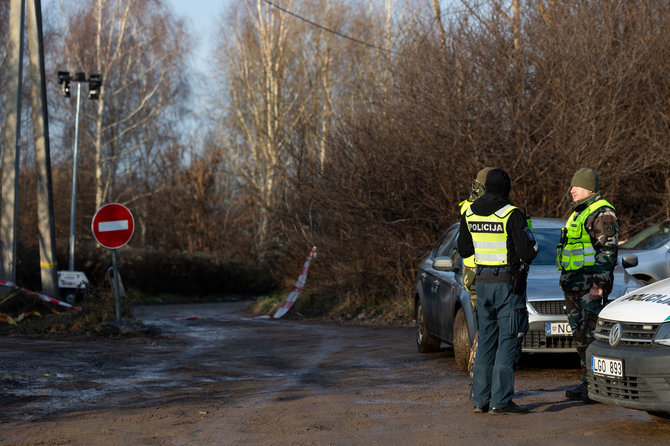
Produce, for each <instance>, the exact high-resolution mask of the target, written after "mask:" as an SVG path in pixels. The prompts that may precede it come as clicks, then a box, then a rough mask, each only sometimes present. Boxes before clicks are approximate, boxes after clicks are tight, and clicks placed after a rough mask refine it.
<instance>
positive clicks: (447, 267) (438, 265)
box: [433, 257, 454, 271]
mask: <svg viewBox="0 0 670 446" xmlns="http://www.w3.org/2000/svg"><path fill="white" fill-rule="evenodd" d="M433 268H435V269H436V270H438V271H451V270H453V269H454V261H453V260H451V257H438V258H436V259H435V260H434V261H433Z"/></svg>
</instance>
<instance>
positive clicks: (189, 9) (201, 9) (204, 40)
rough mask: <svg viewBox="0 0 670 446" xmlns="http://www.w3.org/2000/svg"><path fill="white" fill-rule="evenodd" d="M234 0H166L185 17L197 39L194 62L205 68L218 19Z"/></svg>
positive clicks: (200, 67) (214, 37) (202, 68)
mask: <svg viewBox="0 0 670 446" xmlns="http://www.w3.org/2000/svg"><path fill="white" fill-rule="evenodd" d="M234 1H236V0H168V3H170V4H171V5H172V7H173V8H174V10H175V12H176V13H177V14H178V15H179V16H182V17H184V18H185V19H186V21H187V22H188V26H189V28H190V30H191V31H192V32H193V33H195V38H196V40H197V42H196V44H197V48H196V51H197V54H196V57H195V59H196V64H197V65H198V68H199V69H200V70H202V71H204V70H206V67H207V60H208V59H209V58H211V53H212V50H213V48H214V46H213V42H214V41H215V39H216V38H217V31H218V25H219V21H220V20H221V16H222V14H223V12H224V11H226V10H227V9H228V8H229V7H230V5H231V4H232V3H233V2H234Z"/></svg>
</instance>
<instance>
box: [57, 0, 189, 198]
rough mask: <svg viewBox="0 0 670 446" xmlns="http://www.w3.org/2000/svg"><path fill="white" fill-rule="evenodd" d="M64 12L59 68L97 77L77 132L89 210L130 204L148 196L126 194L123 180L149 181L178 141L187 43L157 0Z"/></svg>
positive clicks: (88, 0)
mask: <svg viewBox="0 0 670 446" xmlns="http://www.w3.org/2000/svg"><path fill="white" fill-rule="evenodd" d="M62 14H63V17H65V26H64V34H63V41H62V48H61V52H62V55H63V56H64V58H65V60H64V65H65V67H63V69H67V70H68V71H72V72H79V71H81V72H85V73H87V74H91V73H98V74H100V75H101V76H102V89H101V93H100V98H99V100H97V101H95V102H94V103H93V104H90V105H91V106H90V107H88V106H87V107H82V110H83V112H84V116H82V125H81V127H80V133H81V135H80V139H81V147H82V149H83V151H86V150H87V151H88V154H89V155H92V161H89V163H90V164H89V165H90V166H92V170H93V171H94V187H95V206H96V208H98V207H99V206H100V205H101V204H103V203H104V202H106V201H109V200H110V199H113V200H123V201H125V202H129V201H132V200H135V199H137V198H138V197H139V196H141V194H142V193H147V191H138V190H132V188H128V187H127V182H128V180H129V179H132V178H133V177H134V176H137V177H141V178H145V179H147V178H150V177H151V176H152V169H155V167H156V163H155V161H156V157H157V156H158V155H159V154H160V152H161V150H164V149H165V148H166V147H167V146H169V145H170V144H171V143H172V142H174V141H175V140H176V139H178V136H177V132H176V129H178V128H179V116H180V115H181V114H182V113H183V108H182V107H183V104H185V103H186V102H187V101H186V98H187V97H188V92H189V86H188V83H187V80H188V79H187V70H186V60H187V54H188V53H187V51H188V49H189V48H190V40H189V38H188V36H187V35H186V33H185V30H184V25H183V23H182V22H181V21H179V20H176V19H175V18H174V17H173V15H172V13H171V11H170V10H169V9H168V8H167V7H166V6H165V3H164V1H163V0H147V1H136V0H84V1H81V2H77V3H76V4H74V5H73V4H71V3H70V4H69V7H68V8H65V7H64V6H63V8H62ZM83 91H85V90H83ZM82 101H86V99H85V97H84V99H82ZM87 105H88V104H87ZM83 151H82V153H83ZM84 163H86V160H84ZM123 183H126V187H125V188H122V187H121V186H120V185H121V184H123Z"/></svg>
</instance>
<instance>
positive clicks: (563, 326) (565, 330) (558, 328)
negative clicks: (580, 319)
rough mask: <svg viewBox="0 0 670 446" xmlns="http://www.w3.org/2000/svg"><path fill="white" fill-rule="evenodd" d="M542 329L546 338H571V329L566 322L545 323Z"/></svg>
mask: <svg viewBox="0 0 670 446" xmlns="http://www.w3.org/2000/svg"><path fill="white" fill-rule="evenodd" d="M544 329H545V334H546V335H547V336H572V328H571V327H570V324H569V323H568V322H547V323H546V324H545V326H544Z"/></svg>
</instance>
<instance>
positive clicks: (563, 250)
mask: <svg viewBox="0 0 670 446" xmlns="http://www.w3.org/2000/svg"><path fill="white" fill-rule="evenodd" d="M603 206H607V207H610V208H612V209H614V206H612V205H611V204H610V203H608V202H607V200H603V199H600V200H598V201H595V202H593V203H591V204H590V205H589V206H588V207H587V208H586V209H584V210H583V211H582V212H580V213H579V214H578V213H577V212H573V213H572V215H571V216H570V218H569V219H568V221H567V222H566V224H565V230H566V234H567V240H566V242H565V244H564V245H562V246H559V250H558V255H557V257H556V266H557V267H558V269H563V270H565V271H576V270H578V269H581V268H583V267H585V266H593V265H595V264H596V250H595V248H594V247H593V243H591V235H589V233H588V231H587V230H586V228H585V227H584V224H585V223H586V219H587V218H588V217H589V215H591V214H592V213H593V211H595V210H596V209H598V208H601V207H603Z"/></svg>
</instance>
